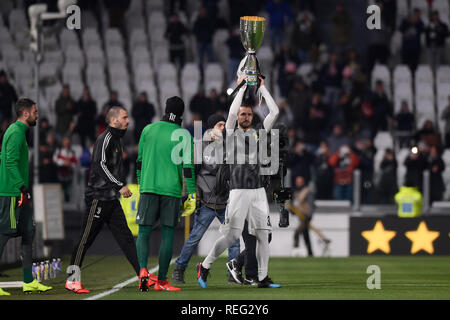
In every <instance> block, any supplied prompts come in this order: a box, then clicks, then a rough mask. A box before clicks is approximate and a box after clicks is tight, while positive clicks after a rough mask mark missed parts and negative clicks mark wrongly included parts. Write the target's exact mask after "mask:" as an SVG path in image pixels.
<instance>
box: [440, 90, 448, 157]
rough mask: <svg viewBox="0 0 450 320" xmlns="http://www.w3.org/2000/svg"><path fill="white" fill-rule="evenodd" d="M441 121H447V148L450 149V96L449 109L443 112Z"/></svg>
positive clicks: (445, 131)
mask: <svg viewBox="0 0 450 320" xmlns="http://www.w3.org/2000/svg"><path fill="white" fill-rule="evenodd" d="M441 119H442V120H444V121H445V130H444V135H445V137H444V138H445V147H446V148H450V96H448V105H447V107H446V108H445V109H444V111H442V114H441Z"/></svg>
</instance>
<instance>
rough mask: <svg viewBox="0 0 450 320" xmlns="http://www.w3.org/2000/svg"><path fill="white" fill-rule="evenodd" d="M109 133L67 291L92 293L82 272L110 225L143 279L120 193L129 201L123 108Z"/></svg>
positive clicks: (96, 163)
mask: <svg viewBox="0 0 450 320" xmlns="http://www.w3.org/2000/svg"><path fill="white" fill-rule="evenodd" d="M106 122H107V123H108V127H107V129H106V130H105V131H104V132H103V133H102V134H101V135H100V136H98V138H97V140H96V142H95V146H94V150H93V153H92V165H91V173H90V177H89V182H88V186H87V189H86V193H85V201H86V212H85V216H84V219H83V225H82V232H81V235H80V239H79V240H78V242H77V245H76V246H75V249H74V251H73V253H72V258H71V261H70V264H71V265H70V267H69V269H68V273H69V278H68V279H67V281H66V289H68V290H70V291H73V292H75V293H89V290H88V289H86V288H84V287H83V286H82V285H81V280H80V273H79V271H80V268H81V264H82V262H83V258H84V255H85V254H86V251H87V249H88V248H89V247H90V246H91V245H92V243H93V242H94V240H95V238H96V237H97V235H98V234H99V232H100V230H101V229H102V227H103V224H104V223H106V224H107V225H108V227H109V228H110V229H111V232H112V233H113V236H114V238H115V239H116V241H117V243H118V244H119V246H120V248H121V249H122V251H123V252H124V253H125V256H126V257H127V259H128V261H129V262H130V263H131V265H132V266H133V268H134V270H135V272H136V274H137V275H139V263H138V258H137V252H136V244H135V241H134V238H133V235H132V233H131V231H130V229H129V228H128V226H127V222H126V219H125V215H124V213H123V210H122V207H121V205H120V202H119V199H118V195H119V193H120V194H121V195H122V196H124V197H125V198H128V197H130V196H131V192H130V190H129V189H128V188H127V187H126V180H125V177H123V168H122V153H123V143H122V137H123V136H124V134H125V132H126V129H127V127H128V124H129V122H130V120H129V119H128V112H127V111H126V109H125V108H123V107H112V108H111V109H109V111H108V113H107V114H106Z"/></svg>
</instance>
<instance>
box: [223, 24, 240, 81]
mask: <svg viewBox="0 0 450 320" xmlns="http://www.w3.org/2000/svg"><path fill="white" fill-rule="evenodd" d="M226 44H227V46H228V49H229V51H230V60H229V62H228V73H227V77H228V84H230V83H232V82H234V81H235V78H236V71H237V68H238V67H239V63H240V62H241V60H242V58H243V57H244V47H243V46H242V43H241V34H240V28H239V26H237V27H234V28H233V30H232V31H231V35H230V37H229V38H228V39H227V42H226Z"/></svg>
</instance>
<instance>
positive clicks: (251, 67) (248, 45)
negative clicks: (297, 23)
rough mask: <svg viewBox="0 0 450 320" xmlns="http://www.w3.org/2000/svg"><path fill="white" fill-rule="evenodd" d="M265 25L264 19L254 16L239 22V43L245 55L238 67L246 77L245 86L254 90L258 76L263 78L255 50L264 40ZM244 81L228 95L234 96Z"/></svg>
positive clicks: (246, 17) (242, 18) (243, 18)
mask: <svg viewBox="0 0 450 320" xmlns="http://www.w3.org/2000/svg"><path fill="white" fill-rule="evenodd" d="M265 25H266V19H265V18H262V17H256V16H245V17H241V20H240V34H241V42H242V45H243V46H244V48H245V50H246V51H247V53H246V55H245V62H244V64H243V65H240V66H239V68H241V70H240V71H241V72H242V73H244V74H245V75H247V76H248V77H247V85H248V86H253V87H254V88H256V87H257V86H258V76H261V77H262V78H264V76H262V75H261V71H260V68H259V62H258V59H257V58H256V50H258V49H259V47H260V46H261V43H262V41H263V38H264V30H265ZM244 83H245V81H242V82H241V84H240V85H239V86H238V87H237V88H236V89H234V91H233V92H231V93H230V95H233V94H235V93H236V92H237V91H238V90H239V89H240V88H241V87H242V86H243V85H244Z"/></svg>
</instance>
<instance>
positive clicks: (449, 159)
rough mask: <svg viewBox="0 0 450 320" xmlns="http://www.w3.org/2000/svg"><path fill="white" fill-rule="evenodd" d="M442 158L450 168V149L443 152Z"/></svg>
mask: <svg viewBox="0 0 450 320" xmlns="http://www.w3.org/2000/svg"><path fill="white" fill-rule="evenodd" d="M442 160H443V161H444V163H445V167H446V168H450V149H445V151H444V152H443V153H442Z"/></svg>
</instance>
